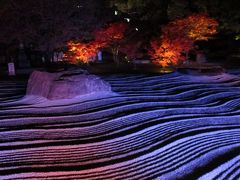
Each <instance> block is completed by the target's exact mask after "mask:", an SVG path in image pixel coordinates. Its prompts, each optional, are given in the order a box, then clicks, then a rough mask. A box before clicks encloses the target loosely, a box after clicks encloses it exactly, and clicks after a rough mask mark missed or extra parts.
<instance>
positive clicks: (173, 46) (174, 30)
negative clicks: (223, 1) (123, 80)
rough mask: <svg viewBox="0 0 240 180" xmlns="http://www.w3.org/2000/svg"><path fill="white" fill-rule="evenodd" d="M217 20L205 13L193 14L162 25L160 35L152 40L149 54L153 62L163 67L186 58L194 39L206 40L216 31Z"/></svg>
mask: <svg viewBox="0 0 240 180" xmlns="http://www.w3.org/2000/svg"><path fill="white" fill-rule="evenodd" d="M217 27H218V22H217V21H216V20H215V19H213V18H210V17H209V16H208V15H207V14H194V15H191V16H188V17H186V18H183V19H178V20H175V21H173V22H170V23H168V24H167V25H165V26H163V27H162V36H161V37H160V38H159V39H158V40H152V42H151V49H150V50H149V54H150V56H151V57H152V58H153V61H154V63H155V64H159V65H161V66H163V67H166V66H171V65H174V66H176V65H179V64H181V63H182V62H183V61H185V60H186V57H184V56H183V53H185V54H187V53H188V51H189V50H190V49H192V48H193V45H194V41H196V40H208V39H209V38H210V37H211V36H212V35H214V34H216V33H217Z"/></svg>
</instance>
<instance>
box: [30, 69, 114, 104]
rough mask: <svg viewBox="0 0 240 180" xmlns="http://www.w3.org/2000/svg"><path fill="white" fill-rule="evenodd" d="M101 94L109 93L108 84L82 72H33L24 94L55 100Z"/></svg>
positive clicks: (109, 87)
mask: <svg viewBox="0 0 240 180" xmlns="http://www.w3.org/2000/svg"><path fill="white" fill-rule="evenodd" d="M102 92H111V86H110V84H109V83H107V82H105V81H104V80H102V79H101V78H100V77H98V76H95V75H89V74H87V73H86V72H84V71H73V72H70V71H64V72H59V73H48V72H40V71H34V72H33V73H32V74H31V76H30V78H29V80H28V86H27V93H26V94H27V95H36V96H42V97H45V98H48V99H50V100H57V99H69V98H74V97H76V96H79V95H85V94H90V93H102Z"/></svg>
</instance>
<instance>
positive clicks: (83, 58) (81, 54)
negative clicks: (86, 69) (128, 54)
mask: <svg viewBox="0 0 240 180" xmlns="http://www.w3.org/2000/svg"><path fill="white" fill-rule="evenodd" d="M102 46H104V44H102V43H99V42H96V41H92V42H89V43H83V42H76V43H75V42H73V41H70V42H68V43H67V47H68V51H67V52H66V53H65V54H64V58H65V59H66V60H67V61H68V62H70V63H72V64H77V63H84V64H87V63H89V62H90V61H91V59H92V58H93V57H95V56H96V54H97V51H98V49H99V48H101V47H102Z"/></svg>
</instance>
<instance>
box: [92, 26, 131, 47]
mask: <svg viewBox="0 0 240 180" xmlns="http://www.w3.org/2000/svg"><path fill="white" fill-rule="evenodd" d="M126 30H127V24H126V23H123V22H117V23H111V24H109V25H108V26H107V27H105V28H102V29H99V30H97V31H96V32H95V39H96V41H98V42H104V43H106V44H108V45H109V44H113V43H118V42H119V41H120V40H122V39H123V38H124V33H125V31H126Z"/></svg>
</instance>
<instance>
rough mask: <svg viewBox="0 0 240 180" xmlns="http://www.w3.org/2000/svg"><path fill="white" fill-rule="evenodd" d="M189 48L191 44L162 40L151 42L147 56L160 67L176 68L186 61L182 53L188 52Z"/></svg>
mask: <svg viewBox="0 0 240 180" xmlns="http://www.w3.org/2000/svg"><path fill="white" fill-rule="evenodd" d="M190 47H191V42H188V41H181V40H180V39H178V40H169V39H167V38H163V39H161V40H159V41H157V40H154V41H152V42H151V51H149V54H150V56H151V57H152V58H153V63H155V64H158V65H161V66H162V67H168V66H176V65H179V64H181V63H182V62H183V61H185V60H186V57H185V56H184V54H183V53H184V52H187V51H189V49H190Z"/></svg>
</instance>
